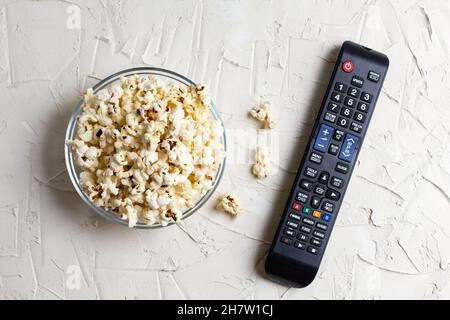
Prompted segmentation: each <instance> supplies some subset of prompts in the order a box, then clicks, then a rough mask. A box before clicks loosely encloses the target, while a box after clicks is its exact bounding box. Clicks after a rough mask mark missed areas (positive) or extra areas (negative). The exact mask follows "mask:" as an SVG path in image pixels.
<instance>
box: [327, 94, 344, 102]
mask: <svg viewBox="0 0 450 320" xmlns="http://www.w3.org/2000/svg"><path fill="white" fill-rule="evenodd" d="M330 99H331V100H333V101H334V102H339V103H341V102H342V101H343V100H344V95H343V94H342V93H339V92H334V91H333V93H332V94H331V98H330Z"/></svg>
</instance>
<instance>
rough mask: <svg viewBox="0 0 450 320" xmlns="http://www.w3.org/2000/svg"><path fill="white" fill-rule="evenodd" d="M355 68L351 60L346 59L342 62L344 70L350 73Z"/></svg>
mask: <svg viewBox="0 0 450 320" xmlns="http://www.w3.org/2000/svg"><path fill="white" fill-rule="evenodd" d="M353 68H354V65H353V62H351V61H350V60H347V61H344V63H342V70H344V72H347V73H350V72H352V71H353Z"/></svg>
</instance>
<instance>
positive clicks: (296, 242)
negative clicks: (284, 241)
mask: <svg viewBox="0 0 450 320" xmlns="http://www.w3.org/2000/svg"><path fill="white" fill-rule="evenodd" d="M294 248H296V249H300V250H305V248H306V247H305V245H304V244H303V243H301V242H298V241H295V243H294Z"/></svg>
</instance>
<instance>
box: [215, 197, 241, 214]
mask: <svg viewBox="0 0 450 320" xmlns="http://www.w3.org/2000/svg"><path fill="white" fill-rule="evenodd" d="M216 208H217V209H221V210H223V211H225V212H227V213H230V214H232V215H234V216H236V215H238V214H239V213H241V212H242V210H241V207H240V205H239V203H238V202H237V200H236V197H234V196H233V195H231V194H229V193H228V194H226V195H225V196H224V197H223V198H222V199H221V200H220V201H219V203H218V204H217V206H216Z"/></svg>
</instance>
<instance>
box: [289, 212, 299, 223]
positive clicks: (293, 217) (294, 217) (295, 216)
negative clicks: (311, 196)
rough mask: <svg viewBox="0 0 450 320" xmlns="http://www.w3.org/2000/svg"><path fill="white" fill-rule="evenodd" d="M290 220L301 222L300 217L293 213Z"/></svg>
mask: <svg viewBox="0 0 450 320" xmlns="http://www.w3.org/2000/svg"><path fill="white" fill-rule="evenodd" d="M289 218H291V219H293V220H297V221H300V215H298V214H296V213H293V212H291V213H289Z"/></svg>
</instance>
